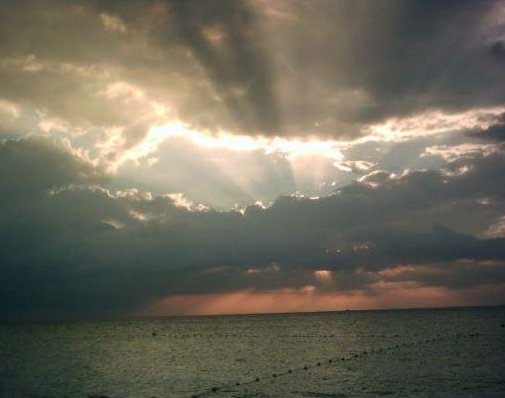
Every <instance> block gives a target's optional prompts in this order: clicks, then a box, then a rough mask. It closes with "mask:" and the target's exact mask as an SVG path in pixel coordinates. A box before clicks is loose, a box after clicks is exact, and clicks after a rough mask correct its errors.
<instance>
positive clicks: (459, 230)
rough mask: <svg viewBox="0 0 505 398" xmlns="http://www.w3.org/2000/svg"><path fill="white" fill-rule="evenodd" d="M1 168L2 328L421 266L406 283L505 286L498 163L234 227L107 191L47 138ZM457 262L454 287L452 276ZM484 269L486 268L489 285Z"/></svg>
mask: <svg viewBox="0 0 505 398" xmlns="http://www.w3.org/2000/svg"><path fill="white" fill-rule="evenodd" d="M13 154H15V155H16V156H13ZM464 165H466V166H469V168H468V171H466V172H465V173H462V174H457V173H453V174H450V171H451V169H452V170H453V171H456V170H460V168H461V167H462V166H464ZM470 166H471V167H470ZM0 170H1V171H2V172H1V173H0V176H1V179H0V184H1V186H2V192H4V193H5V195H2V207H1V210H0V222H1V227H2V230H1V231H2V239H1V243H0V253H1V257H2V261H1V265H0V276H1V277H0V300H1V301H2V303H4V305H2V307H1V310H0V317H1V318H3V319H12V318H31V317H65V316H67V317H69V316H71V317H79V316H105V315H117V314H125V313H128V312H130V311H132V310H135V309H138V308H141V307H143V306H144V305H146V304H148V303H149V302H150V301H152V300H154V299H157V298H162V297H165V296H169V295H174V294H200V293H219V292H229V291H236V290H240V289H243V288H254V289H257V290H260V291H261V290H265V289H277V288H286V287H288V288H300V287H303V286H305V285H306V284H307V283H309V284H310V283H313V284H317V280H316V278H315V276H314V271H315V270H318V269H327V270H332V271H333V272H334V273H335V274H336V275H338V278H337V281H336V282H335V283H334V284H332V285H330V286H323V287H321V288H322V289H325V290H340V291H344V290H348V289H356V288H359V289H365V290H366V289H371V288H372V286H373V284H374V283H377V281H394V279H395V278H400V276H398V277H396V276H395V277H394V278H393V277H390V276H387V275H382V274H380V272H382V271H384V270H386V271H387V270H388V269H390V268H391V267H397V266H399V265H402V264H408V265H410V266H413V267H419V268H417V269H418V270H417V271H415V270H410V271H409V272H407V273H403V274H402V276H401V278H404V279H408V281H410V282H416V283H419V284H423V285H426V286H430V283H431V285H436V286H446V287H448V288H451V289H458V288H461V287H468V286H479V285H482V284H494V283H497V284H499V283H503V282H505V280H504V279H503V272H502V268H503V264H504V262H505V238H502V237H488V238H486V237H482V236H484V235H485V234H484V232H485V231H486V230H487V228H488V227H489V226H490V225H492V224H494V223H496V221H497V220H499V219H500V217H501V216H502V215H503V214H505V201H504V198H505V191H504V188H503V187H502V184H499V183H497V181H499V180H500V178H501V176H502V174H503V172H504V171H505V157H504V156H503V154H501V153H496V154H493V155H490V156H484V155H479V154H477V155H474V156H473V157H471V158H469V157H465V158H462V159H460V160H456V161H454V162H453V163H451V164H450V169H446V170H440V171H418V172H411V173H409V174H407V175H405V176H402V177H398V176H396V177H394V176H391V175H389V174H387V173H384V172H382V173H373V174H371V175H370V176H368V177H367V178H365V179H363V181H362V182H356V183H353V184H351V185H348V186H346V187H343V188H342V189H340V191H339V192H338V193H336V194H335V195H333V196H329V197H325V198H320V199H304V198H296V197H284V198H279V199H278V200H277V201H276V202H275V203H274V204H273V205H272V206H271V207H269V208H266V209H262V208H260V207H257V206H251V207H248V208H247V209H246V211H245V213H244V214H243V215H242V214H241V213H239V212H234V211H229V212H215V211H204V212H201V211H189V210H187V209H185V208H182V207H179V206H176V204H175V202H174V201H173V199H170V198H168V197H152V196H151V195H149V194H147V193H141V192H138V191H135V190H132V191H123V192H117V193H110V192H108V191H106V190H104V189H102V188H99V187H97V186H95V185H94V184H96V183H97V182H99V181H100V179H102V178H103V175H102V174H101V172H100V171H99V170H97V169H96V168H95V167H94V166H93V165H92V164H91V163H89V161H87V160H86V159H85V158H83V157H82V156H80V155H79V154H78V153H76V152H75V151H73V150H72V149H71V148H70V147H68V146H65V145H61V144H58V143H55V142H53V141H48V140H44V139H37V140H34V139H27V140H18V141H6V142H4V143H3V144H2V145H1V146H0ZM24 183H25V184H24ZM90 184H91V186H90ZM85 185H87V186H85ZM23 189H25V190H27V191H26V192H25V193H27V192H29V194H23V195H22V197H23V198H24V199H23V200H20V197H21V193H22V190H23ZM483 198H485V199H486V201H487V202H486V203H485V204H478V203H477V201H478V200H480V199H483ZM476 219H477V220H478V222H477V223H475V222H474V221H475V220H476ZM460 261H466V263H465V264H467V265H465V267H466V268H465V269H464V276H461V277H459V276H458V275H459V274H458V268H457V267H455V266H453V265H452V264H456V263H458V262H460ZM483 263H486V264H487V263H492V264H493V266H494V267H495V268H492V270H494V271H492V270H491V268H486V270H487V271H486V273H485V275H488V276H487V277H485V278H484V277H482V275H484V274H483V273H481V267H482V264H483ZM426 265H429V266H430V267H432V268H434V269H435V271H434V274H435V275H431V274H433V272H431V273H430V272H428V274H427V273H426V272H423V271H422V270H423V267H425V266H426ZM437 269H438V270H441V271H443V272H442V273H440V272H439V271H437ZM247 270H250V272H247ZM489 270H491V271H489ZM437 272H438V273H437ZM430 275H431V276H430ZM471 275H474V276H475V278H474V279H473V282H472V278H471ZM479 275H480V277H479ZM492 276H493V277H492ZM435 279H436V280H435Z"/></svg>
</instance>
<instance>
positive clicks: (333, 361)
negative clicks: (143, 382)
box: [191, 333, 481, 398]
mask: <svg viewBox="0 0 505 398" xmlns="http://www.w3.org/2000/svg"><path fill="white" fill-rule="evenodd" d="M477 336H481V334H480V333H459V334H454V335H449V336H437V337H433V338H430V339H422V340H418V341H413V342H407V343H399V344H391V345H388V346H383V347H379V348H372V349H368V350H361V351H358V352H354V353H351V354H347V355H344V356H340V357H332V358H327V359H326V360H320V361H317V362H315V363H313V364H312V365H310V364H304V365H303V366H300V367H293V368H290V369H286V370H284V371H279V372H275V373H272V374H270V375H266V376H265V375H262V376H261V377H260V376H256V377H255V378H253V379H249V380H244V381H236V382H232V383H227V384H222V385H219V386H214V387H212V388H210V389H208V390H205V391H202V392H200V393H197V394H193V395H191V398H203V397H208V396H211V395H213V394H217V393H219V392H220V391H223V392H224V391H227V390H228V389H230V388H233V387H238V386H245V385H251V384H257V383H260V382H262V381H264V380H269V379H270V380H272V379H278V378H280V377H283V376H287V375H292V374H293V373H295V372H300V373H301V372H308V371H310V370H312V369H320V368H321V367H323V366H326V367H329V366H339V365H340V364H342V363H347V362H348V361H353V360H358V359H360V358H364V357H367V356H370V355H380V354H382V353H386V352H392V351H394V350H397V349H400V348H404V347H415V346H419V345H423V344H430V343H436V342H441V341H444V340H451V339H461V338H463V339H465V338H473V337H477ZM381 337H385V336H381ZM393 337H400V336H399V335H394V336H393ZM227 392H229V390H228V391H227Z"/></svg>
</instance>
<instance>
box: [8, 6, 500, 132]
mask: <svg viewBox="0 0 505 398" xmlns="http://www.w3.org/2000/svg"><path fill="white" fill-rule="evenodd" d="M501 6H502V4H501V3H500V2H499V1H449V0H444V1H411V2H408V3H405V2H401V1H359V2H351V1H333V0H314V1H288V0H282V1H276V2H269V1H245V0H239V1H205V2H200V1H184V2H181V1H150V2H144V1H128V2H123V1H121V2H119V1H117V2H116V1H107V2H103V1H96V2H88V1H84V2H83V1H81V2H80V1H75V2H66V1H65V2H63V1H61V2H47V1H42V0H38V1H36V0H33V1H29V0H23V1H15V2H14V1H12V2H9V1H7V2H3V3H2V12H1V15H2V17H1V18H2V19H1V21H0V25H1V26H2V28H0V29H1V30H2V37H4V40H2V43H1V44H0V54H1V56H2V58H3V59H4V60H5V62H4V63H3V66H2V68H0V81H1V84H2V87H3V90H2V95H4V96H5V97H6V98H8V99H10V100H13V101H18V102H22V103H25V104H29V105H30V104H31V105H32V106H35V107H37V108H43V109H46V110H47V111H48V112H49V113H50V114H51V115H54V116H58V117H62V118H64V119H65V120H69V121H71V122H72V123H76V124H79V123H81V124H82V123H91V124H93V125H105V126H107V125H117V124H119V125H124V126H130V125H132V124H137V125H138V119H139V118H140V116H139V114H136V113H134V114H132V113H131V112H126V113H125V112H124V111H122V108H121V106H119V105H118V106H114V105H111V104H109V103H108V104H107V106H104V103H103V102H102V101H105V99H103V98H100V97H99V96H97V92H100V90H103V87H104V86H105V85H106V84H107V83H108V82H111V81H114V80H123V81H127V82H130V83H131V84H134V85H136V86H138V87H141V88H142V89H144V90H145V91H146V92H147V93H149V95H150V96H151V97H152V98H154V99H156V100H159V101H161V102H163V103H166V104H170V105H171V106H172V108H173V110H174V111H175V112H176V113H177V115H178V116H179V117H180V118H181V119H182V120H183V121H185V122H188V123H190V124H192V125H193V126H196V127H198V128H201V129H204V130H210V131H218V130H220V129H224V130H229V131H231V132H234V133H241V134H267V135H269V134H270V135H271V134H275V135H298V136H307V135H314V134H318V135H327V136H330V137H333V138H343V137H348V136H356V135H359V134H360V128H361V127H362V126H363V125H366V124H367V123H370V122H373V121H378V120H382V119H384V118H388V117H393V116H401V115H406V114H411V113H416V112H423V111H425V110H427V109H443V110H446V111H454V110H462V109H470V108H475V107H485V106H493V105H498V104H503V102H504V100H505V97H504V94H503V93H504V92H505V87H504V85H503V79H502V78H501V75H502V72H503V67H504V64H503V56H502V52H503V51H502V48H503V37H504V36H503V35H504V34H505V33H504V31H503V24H502V23H501V22H500V19H499V18H500V17H496V15H499V14H500V12H503V10H502V9H501V8H500V7H501ZM29 57H32V58H29ZM132 116H133V117H134V118H136V119H137V120H136V121H135V120H134V119H132ZM143 123H149V121H143ZM141 125H142V124H141ZM144 134H145V126H144V127H143V128H137V129H136V130H134V131H132V132H131V135H132V136H131V137H129V139H130V140H134V141H135V140H139V139H140V138H141V137H142V136H143V135H144Z"/></svg>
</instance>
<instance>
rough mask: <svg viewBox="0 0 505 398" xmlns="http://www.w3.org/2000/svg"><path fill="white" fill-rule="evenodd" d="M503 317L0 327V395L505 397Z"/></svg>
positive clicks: (495, 310)
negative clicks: (257, 379)
mask: <svg viewBox="0 0 505 398" xmlns="http://www.w3.org/2000/svg"><path fill="white" fill-rule="evenodd" d="M503 324H505V307H491V308H461V309H437V310H401V311H400V310H398V311H370V312H354V311H352V312H345V313H320V314H287V315H256V316H226V317H188V318H151V319H130V320H114V321H80V322H58V323H33V324H17V325H15V324H9V325H0V396H1V397H87V396H93V395H96V396H98V395H107V396H109V397H191V396H193V395H198V396H215V397H320V398H331V397H342V398H343V397H374V396H396V397H411V396H415V397H505V327H503V326H502V325H503ZM153 332H154V333H155V334H156V335H153ZM365 351H366V353H365ZM342 358H344V360H342ZM330 360H331V363H330V362H329V361H330ZM318 362H319V363H320V365H319V366H318ZM304 366H307V370H305V369H304ZM289 370H291V373H289ZM274 373H275V375H276V377H274ZM257 377H258V378H259V381H255V380H256V378H257ZM237 382H239V383H240V385H239V386H237V385H235V384H236V383H237ZM213 387H216V388H217V391H215V392H213V391H212V388H213Z"/></svg>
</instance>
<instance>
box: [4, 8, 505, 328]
mask: <svg viewBox="0 0 505 398" xmlns="http://www.w3.org/2000/svg"><path fill="white" fill-rule="evenodd" d="M0 37H1V38H2V39H1V40H0V189H1V194H0V303H1V305H0V320H30V319H64V318H94V317H116V316H118V317H119V316H121V317H122V316H145V315H195V314H203V315H208V314H223V313H256V312H292V311H328V310H344V309H377V308H404V307H432V306H453V305H454V306H459V305H494V304H505V180H504V177H503V176H504V175H505V79H504V78H503V76H504V75H505V3H504V2H503V1H492V0H485V1H479V0H471V1H466V0H454V1H451V0H436V1H430V0H423V1H415V0H411V1H408V2H407V1H403V0H391V1H390V0H366V1H362V0H358V1H351V0H275V1H274V0H219V1H217V0H206V1H199V0H183V1H180V0H177V1H176V0H121V1H119V0H86V1H85V0H82V1H79V0H65V1H63V0H5V1H2V2H1V3H0Z"/></svg>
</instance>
